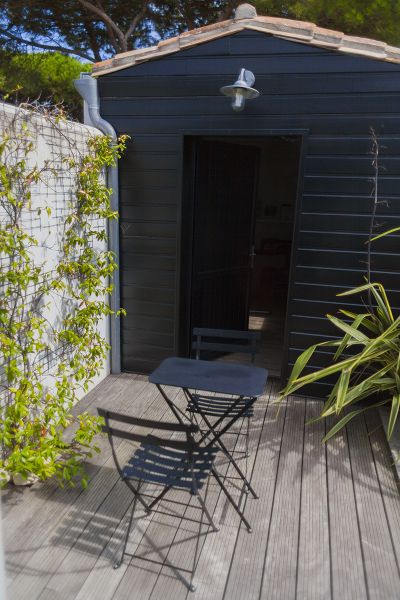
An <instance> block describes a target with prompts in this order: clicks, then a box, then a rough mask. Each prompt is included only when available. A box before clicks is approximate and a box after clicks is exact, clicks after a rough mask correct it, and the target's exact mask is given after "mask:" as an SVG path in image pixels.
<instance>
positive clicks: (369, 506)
mask: <svg viewBox="0 0 400 600" xmlns="http://www.w3.org/2000/svg"><path fill="white" fill-rule="evenodd" d="M347 432H348V440H349V448H350V460H351V466H352V474H353V482H354V491H355V497H356V506H357V514H358V522H359V527H360V535H361V545H362V550H363V558H364V565H365V573H366V578H367V587H368V594H369V598H370V600H380V599H381V598H385V600H395V599H397V598H399V591H400V590H399V581H400V579H399V571H398V565H397V562H396V556H395V554H394V552H393V546H392V541H391V538H390V531H389V525H388V522H387V518H386V512H385V507H384V504H383V500H382V496H381V493H380V488H379V480H378V477H377V472H376V468H375V463H374V459H373V456H372V451H371V445H370V441H369V438H368V431H367V428H366V425H365V421H364V417H363V416H361V417H359V418H358V419H357V420H354V421H352V422H351V423H349V425H348V426H347Z"/></svg>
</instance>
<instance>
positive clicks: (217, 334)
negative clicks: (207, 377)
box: [192, 327, 261, 363]
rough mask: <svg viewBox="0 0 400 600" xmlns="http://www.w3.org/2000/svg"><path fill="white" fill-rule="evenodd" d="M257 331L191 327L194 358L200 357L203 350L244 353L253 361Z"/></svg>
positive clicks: (257, 340) (259, 333)
mask: <svg viewBox="0 0 400 600" xmlns="http://www.w3.org/2000/svg"><path fill="white" fill-rule="evenodd" d="M260 339H261V332H259V331H235V330H232V329H209V328H206V327H195V328H194V329H193V340H192V350H195V351H196V359H197V360H199V359H200V355H201V352H202V351H204V350H208V351H212V352H232V353H241V354H242V353H244V354H249V355H250V356H251V362H252V363H254V359H255V356H256V354H257V352H258V342H259V340H260Z"/></svg>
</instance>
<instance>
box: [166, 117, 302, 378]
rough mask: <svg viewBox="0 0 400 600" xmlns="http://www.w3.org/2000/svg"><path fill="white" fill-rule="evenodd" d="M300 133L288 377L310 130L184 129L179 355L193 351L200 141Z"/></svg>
mask: <svg viewBox="0 0 400 600" xmlns="http://www.w3.org/2000/svg"><path fill="white" fill-rule="evenodd" d="M284 135H287V136H297V137H298V138H300V153H299V168H298V179H297V192H296V200H295V215H294V223H293V236H292V248H291V255H290V270H289V286H288V297H287V304H286V316H285V331H284V348H283V357H282V367H281V378H282V379H286V377H287V375H288V371H289V366H288V355H289V327H288V311H289V304H290V301H291V297H292V292H293V283H294V282H293V275H294V266H295V259H296V255H297V240H298V230H299V222H300V219H299V216H300V210H301V200H302V196H303V183H304V170H305V156H306V146H307V140H308V136H309V130H308V129H282V128H281V129H259V130H257V131H256V132H254V133H253V132H252V131H249V130H248V129H238V130H235V129H201V130H198V129H191V130H183V131H181V132H180V142H181V143H180V148H181V152H180V155H181V156H180V159H181V178H180V182H179V189H178V198H179V199H180V204H179V205H178V215H177V216H178V227H177V231H178V235H177V277H176V283H177V285H176V303H175V307H176V308H175V311H176V312H175V317H176V318H175V339H176V348H177V353H178V355H179V356H189V355H190V350H191V332H190V306H191V296H192V256H193V228H194V193H195V179H196V178H195V175H196V173H195V164H196V150H195V148H196V141H197V140H198V139H201V138H204V137H226V138H227V140H228V139H229V138H232V137H243V138H245V137H246V138H266V137H279V136H284Z"/></svg>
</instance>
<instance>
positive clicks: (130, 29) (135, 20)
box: [124, 0, 150, 43]
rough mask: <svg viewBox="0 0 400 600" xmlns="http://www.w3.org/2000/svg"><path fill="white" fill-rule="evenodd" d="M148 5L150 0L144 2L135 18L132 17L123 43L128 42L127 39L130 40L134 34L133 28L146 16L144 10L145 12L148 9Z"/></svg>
mask: <svg viewBox="0 0 400 600" xmlns="http://www.w3.org/2000/svg"><path fill="white" fill-rule="evenodd" d="M149 3H150V0H146V2H145V3H144V4H143V6H142V8H141V10H140V11H139V12H138V14H137V15H136V17H134V18H133V19H132V21H131V23H130V25H129V27H128V29H127V30H126V32H125V34H124V39H125V43H127V42H128V39H129V38H130V36H131V35H132V33H133V32H134V30H135V28H136V27H137V25H138V24H139V23H140V21H141V20H142V19H143V17H144V15H145V14H146V10H147V7H148V5H149Z"/></svg>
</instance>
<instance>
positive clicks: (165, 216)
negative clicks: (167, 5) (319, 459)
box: [99, 31, 400, 395]
mask: <svg viewBox="0 0 400 600" xmlns="http://www.w3.org/2000/svg"><path fill="white" fill-rule="evenodd" d="M241 67H246V68H247V69H251V70H252V71H253V72H254V73H255V75H256V87H257V89H259V90H260V92H261V96H260V98H258V99H257V100H254V101H251V102H248V103H247V105H246V108H245V110H244V112H243V113H239V114H235V113H233V111H232V109H231V107H230V104H229V101H228V100H227V98H225V97H223V96H222V95H221V94H220V93H219V88H220V87H221V86H222V85H226V84H230V83H232V82H233V81H234V78H235V76H236V75H237V73H238V72H239V69H240V68H241ZM99 89H100V95H101V112H102V115H103V117H104V118H105V119H107V120H109V121H110V122H111V123H112V124H113V126H114V127H115V129H116V130H117V132H118V133H128V134H129V135H131V136H132V140H131V142H130V144H129V148H128V151H127V154H126V156H125V158H123V159H122V161H121V165H120V185H121V196H120V200H121V206H120V211H121V281H122V287H121V298H122V305H123V306H124V307H125V308H126V309H127V312H128V315H127V316H126V317H125V318H124V319H123V325H122V357H123V362H122V364H123V369H124V370H127V371H143V372H146V371H149V370H151V369H153V368H154V367H155V366H156V365H157V364H158V363H159V361H160V360H162V359H163V358H165V357H167V356H170V355H173V354H176V353H177V352H178V350H179V349H178V327H179V306H178V298H179V261H180V257H179V256H178V253H179V240H180V235H181V232H180V225H179V224H180V213H181V177H182V134H183V133H184V132H185V131H186V132H187V131H199V133H201V132H203V133H204V134H207V133H208V132H215V130H223V129H225V130H226V129H229V130H231V131H232V132H233V133H234V132H235V131H239V130H240V132H241V133H243V131H248V134H249V136H251V135H253V136H254V135H257V132H258V131H259V130H260V129H263V130H268V129H271V130H273V129H275V130H279V129H286V130H287V129H296V130H299V129H306V130H308V131H309V136H308V139H307V143H306V147H305V157H304V181H303V186H302V193H303V196H302V199H301V206H300V215H299V219H298V223H297V228H298V231H297V250H296V253H295V259H294V260H295V268H294V270H293V278H292V282H291V291H290V296H291V297H290V305H289V317H288V318H289V321H288V322H289V365H291V364H293V362H294V360H295V359H296V357H297V356H298V355H299V353H300V352H301V351H302V350H303V349H304V348H305V347H306V346H307V345H309V344H311V343H314V342H315V341H318V340H322V339H326V337H327V336H330V335H334V334H335V332H334V331H333V330H332V328H331V327H330V326H329V324H327V322H326V320H325V319H324V315H325V314H326V313H327V312H335V311H336V310H337V308H338V307H339V306H340V305H342V302H340V299H338V298H337V297H336V293H337V292H340V291H343V290H344V289H348V288H349V287H352V286H356V285H358V284H361V283H362V282H363V275H364V272H365V258H366V246H365V241H366V239H367V234H368V228H369V215H370V212H371V208H372V198H371V191H372V182H371V176H372V175H373V171H372V165H371V156H370V154H369V151H370V148H371V139H370V128H374V130H375V132H376V134H377V135H378V137H379V141H380V143H381V160H380V164H381V175H380V182H379V192H380V200H381V201H386V202H387V204H385V203H382V204H380V206H379V211H378V212H379V218H378V221H379V222H380V223H385V224H386V225H387V227H388V228H389V227H391V226H396V225H399V221H400V66H399V65H393V64H389V63H386V62H381V61H378V60H372V59H368V58H364V57H357V56H350V55H345V54H343V53H339V52H334V51H329V50H324V49H319V48H316V47H311V46H307V45H305V44H300V43H295V42H290V41H286V40H282V39H278V38H274V37H271V36H268V35H265V34H262V33H258V32H250V31H248V32H241V33H237V34H234V35H232V36H229V37H225V38H222V39H219V40H215V41H211V42H207V43H204V44H202V45H199V46H197V47H193V48H191V49H188V50H183V51H181V52H178V53H176V54H171V55H169V56H167V57H164V58H161V59H158V60H153V61H150V62H147V63H143V64H141V65H137V66H135V67H131V68H127V69H124V70H121V71H118V72H115V73H111V74H109V75H105V76H103V77H100V78H99ZM399 237H400V236H390V237H389V238H386V239H384V240H381V241H379V242H376V244H375V245H374V252H373V272H374V278H375V279H377V280H379V281H382V282H384V283H385V284H386V286H387V288H388V290H389V292H390V295H391V298H392V301H393V304H394V305H395V306H396V307H400V271H399V264H400V261H399V254H400V240H399ZM348 303H349V304H352V305H354V306H356V307H357V306H360V305H361V304H360V301H359V299H358V298H357V297H353V298H350V299H349V300H348ZM328 357H329V353H317V354H316V355H315V358H314V360H313V364H314V365H315V366H320V365H322V364H324V363H325V362H326V360H327V359H328ZM326 389H327V387H326V385H325V384H318V385H316V386H314V387H313V388H312V389H309V390H308V393H309V394H311V393H312V394H315V395H323V394H325V393H326Z"/></svg>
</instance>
